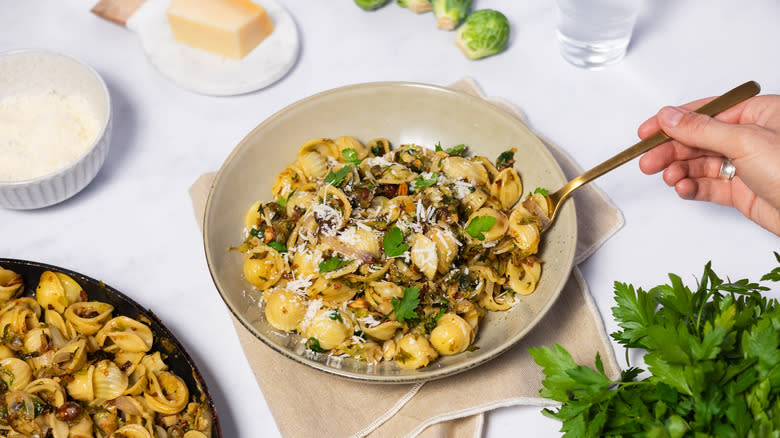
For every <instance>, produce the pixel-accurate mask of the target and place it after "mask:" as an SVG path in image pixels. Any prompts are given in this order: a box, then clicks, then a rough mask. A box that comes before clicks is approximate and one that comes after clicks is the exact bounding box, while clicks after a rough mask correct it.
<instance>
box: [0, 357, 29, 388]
mask: <svg viewBox="0 0 780 438" xmlns="http://www.w3.org/2000/svg"><path fill="white" fill-rule="evenodd" d="M0 380H2V381H3V382H4V383H5V385H6V388H8V390H9V391H21V390H23V389H24V388H25V387H26V386H27V385H28V384H29V383H30V381H31V380H32V369H31V368H30V365H27V362H25V361H23V360H21V359H17V358H15V357H9V358H7V359H3V360H0Z"/></svg>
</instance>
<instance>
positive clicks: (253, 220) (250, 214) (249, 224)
mask: <svg viewBox="0 0 780 438" xmlns="http://www.w3.org/2000/svg"><path fill="white" fill-rule="evenodd" d="M262 205H263V203H262V202H260V201H257V202H255V203H254V204H252V206H251V207H249V210H247V211H246V214H245V215H244V227H246V229H247V230H251V229H252V228H256V227H257V226H258V225H260V212H259V211H258V210H259V209H260V207H261V206H262Z"/></svg>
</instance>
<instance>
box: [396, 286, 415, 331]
mask: <svg viewBox="0 0 780 438" xmlns="http://www.w3.org/2000/svg"><path fill="white" fill-rule="evenodd" d="M390 302H391V303H392V304H393V311H394V312H395V319H396V320H397V321H398V322H404V321H406V320H409V319H415V318H418V317H419V316H418V315H417V312H415V311H414V309H416V308H417V306H418V305H419V304H420V287H419V286H412V287H407V288H406V289H404V296H403V297H402V298H401V299H400V300H399V299H398V298H395V297H393V298H392V299H391V300H390Z"/></svg>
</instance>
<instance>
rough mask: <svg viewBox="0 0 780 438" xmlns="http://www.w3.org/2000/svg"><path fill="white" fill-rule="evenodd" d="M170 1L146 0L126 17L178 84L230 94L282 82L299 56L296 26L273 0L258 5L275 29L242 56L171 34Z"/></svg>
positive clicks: (161, 68)
mask: <svg viewBox="0 0 780 438" xmlns="http://www.w3.org/2000/svg"><path fill="white" fill-rule="evenodd" d="M170 3H171V0H146V2H145V3H144V4H143V5H142V6H141V7H140V8H139V9H138V10H137V11H136V12H135V13H134V14H133V15H132V16H131V17H130V18H129V19H128V20H127V28H128V29H130V30H132V31H133V32H135V33H137V34H138V36H139V37H140V38H141V45H142V46H143V48H144V50H145V51H146V55H147V57H148V58H149V61H150V62H151V63H152V65H154V66H155V68H157V70H159V71H160V73H162V74H163V75H164V76H166V77H168V78H169V79H171V80H172V81H174V82H175V83H176V84H178V85H179V86H181V87H183V88H186V89H188V90H191V91H194V92H196V93H201V94H208V95H213V96H231V95H235V94H243V93H248V92H250V91H255V90H259V89H261V88H264V87H267V86H268V85H271V84H273V83H274V82H276V81H278V80H279V79H281V78H282V77H284V75H285V74H286V73H287V72H288V71H289V70H290V68H292V66H293V65H294V64H295V60H296V59H297V58H298V51H299V49H300V42H299V40H298V28H297V26H296V25H295V21H294V20H293V18H292V17H291V16H290V14H289V13H288V12H287V11H286V10H285V9H284V8H283V7H282V6H281V5H280V4H279V3H277V2H276V1H275V0H262V1H256V2H255V3H258V4H260V5H261V6H263V7H264V8H265V10H266V12H268V15H269V16H270V17H271V22H273V24H274V31H273V33H271V35H269V36H268V38H266V39H265V40H263V41H262V42H261V43H260V44H259V45H258V46H257V47H255V48H254V50H252V51H251V52H249V53H248V54H247V55H246V56H245V57H244V58H243V59H232V58H227V57H224V56H220V55H216V54H214V53H211V52H207V51H205V50H201V49H197V48H195V47H190V46H187V45H186V44H183V43H180V42H178V41H176V40H175V39H174V38H173V32H172V31H171V27H170V25H169V24H168V18H167V16H166V15H165V12H166V10H167V9H168V5H170Z"/></svg>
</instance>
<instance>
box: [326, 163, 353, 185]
mask: <svg viewBox="0 0 780 438" xmlns="http://www.w3.org/2000/svg"><path fill="white" fill-rule="evenodd" d="M350 171H352V165H351V164H347V165H345V166H344V167H342V168H341V169H339V170H337V171H336V173H333V171H332V170H331V171H330V172H328V174H327V175H325V179H324V180H323V181H324V182H325V183H326V184H330V185H333V186H337V187H338V186H340V185H341V183H342V182H344V178H346V177H347V175H349V172H350Z"/></svg>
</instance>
